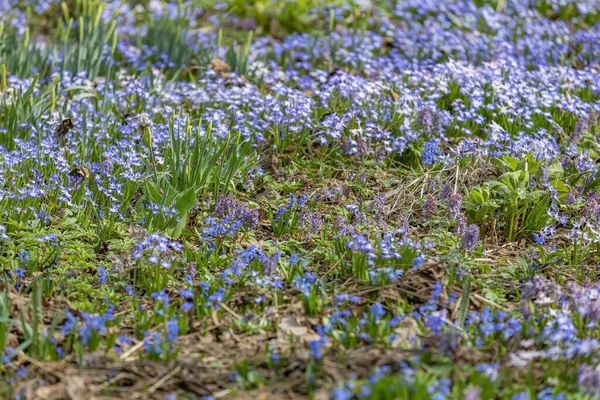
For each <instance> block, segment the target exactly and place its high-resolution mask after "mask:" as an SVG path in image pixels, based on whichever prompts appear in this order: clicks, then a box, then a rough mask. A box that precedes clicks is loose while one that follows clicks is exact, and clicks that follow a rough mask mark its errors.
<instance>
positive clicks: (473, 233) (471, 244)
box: [461, 224, 479, 251]
mask: <svg viewBox="0 0 600 400" xmlns="http://www.w3.org/2000/svg"><path fill="white" fill-rule="evenodd" d="M478 240H479V227H478V226H477V225H475V224H471V225H469V226H467V229H466V230H465V233H464V235H463V238H462V245H461V248H463V249H466V250H468V251H473V250H474V249H475V246H476V245H477V241H478Z"/></svg>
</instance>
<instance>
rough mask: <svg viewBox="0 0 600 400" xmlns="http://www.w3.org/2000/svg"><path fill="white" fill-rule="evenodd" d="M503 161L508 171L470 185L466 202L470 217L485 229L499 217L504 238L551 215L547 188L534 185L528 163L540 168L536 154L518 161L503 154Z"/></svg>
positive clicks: (537, 225) (524, 233)
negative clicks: (478, 184)
mask: <svg viewBox="0 0 600 400" xmlns="http://www.w3.org/2000/svg"><path fill="white" fill-rule="evenodd" d="M528 157H529V156H528ZM500 161H501V165H503V166H504V167H506V168H507V169H508V171H507V172H505V173H503V174H502V175H500V176H499V177H498V178H496V179H494V180H491V181H489V182H486V183H485V184H484V185H483V186H478V187H475V188H473V189H471V191H470V193H469V195H468V196H466V197H465V199H464V202H463V206H464V207H465V209H466V213H467V217H468V218H469V221H471V222H473V223H475V224H477V225H479V227H480V229H481V230H482V232H486V231H487V229H488V226H489V224H490V223H491V222H492V221H497V223H498V226H499V227H501V228H502V229H503V233H504V235H503V236H504V238H505V239H506V240H508V241H513V240H515V239H517V238H519V237H526V236H529V235H531V233H533V232H537V231H539V230H540V229H541V228H543V227H544V226H545V225H546V223H547V221H548V219H549V217H548V215H547V214H546V208H547V207H548V206H549V204H550V199H549V195H548V194H547V192H546V191H544V190H541V189H533V188H532V185H531V179H530V169H529V165H531V171H535V172H537V171H538V169H539V166H540V163H539V162H537V161H535V160H533V158H531V159H529V160H527V161H525V162H519V160H516V159H514V158H510V157H503V158H502V159H501V160H500Z"/></svg>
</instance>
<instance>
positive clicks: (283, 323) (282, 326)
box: [277, 315, 308, 337]
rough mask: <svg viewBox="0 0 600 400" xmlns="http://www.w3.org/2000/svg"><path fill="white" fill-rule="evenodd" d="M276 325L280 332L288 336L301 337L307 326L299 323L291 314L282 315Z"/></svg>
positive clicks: (306, 331)
mask: <svg viewBox="0 0 600 400" xmlns="http://www.w3.org/2000/svg"><path fill="white" fill-rule="evenodd" d="M277 326H278V327H279V330H280V331H281V332H283V333H285V334H286V335H288V336H292V335H293V336H296V337H302V336H304V335H306V334H307V333H308V328H307V327H305V326H302V325H300V324H299V323H298V320H297V319H296V317H294V316H293V315H287V316H285V317H283V318H282V319H281V320H280V321H279V324H278V325H277Z"/></svg>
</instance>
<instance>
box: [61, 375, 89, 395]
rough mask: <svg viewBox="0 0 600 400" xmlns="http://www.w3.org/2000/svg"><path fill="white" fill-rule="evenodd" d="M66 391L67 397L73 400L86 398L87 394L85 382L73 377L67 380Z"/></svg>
mask: <svg viewBox="0 0 600 400" xmlns="http://www.w3.org/2000/svg"><path fill="white" fill-rule="evenodd" d="M65 390H66V395H67V396H66V397H67V398H68V399H71V400H77V399H82V398H85V397H86V396H85V395H86V393H87V388H86V384H85V381H84V380H83V378H80V377H78V376H72V377H70V378H69V379H68V380H67V384H66V387H65Z"/></svg>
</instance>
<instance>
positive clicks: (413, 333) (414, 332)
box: [391, 317, 421, 350]
mask: <svg viewBox="0 0 600 400" xmlns="http://www.w3.org/2000/svg"><path fill="white" fill-rule="evenodd" d="M394 333H395V334H396V338H395V339H394V340H393V341H392V343H391V344H392V348H399V347H401V348H403V349H407V350H410V349H416V348H419V347H420V346H421V343H420V340H419V336H418V335H420V334H421V329H420V328H419V324H417V321H416V320H415V319H414V318H411V317H407V318H405V319H403V320H402V322H400V325H398V327H397V328H396V329H395V330H394Z"/></svg>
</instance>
